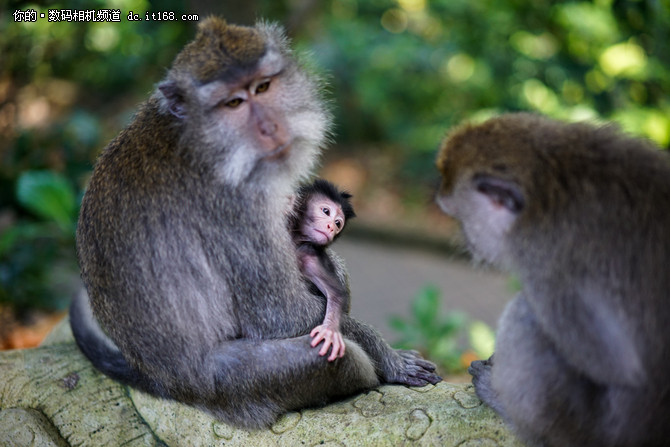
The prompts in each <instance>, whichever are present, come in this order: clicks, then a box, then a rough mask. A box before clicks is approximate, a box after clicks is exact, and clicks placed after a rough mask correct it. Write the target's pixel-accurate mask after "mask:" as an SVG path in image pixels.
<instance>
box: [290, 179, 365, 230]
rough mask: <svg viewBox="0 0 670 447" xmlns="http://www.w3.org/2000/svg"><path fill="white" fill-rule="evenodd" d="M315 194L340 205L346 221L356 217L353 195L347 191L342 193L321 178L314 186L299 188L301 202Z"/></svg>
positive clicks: (315, 181)
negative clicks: (352, 200)
mask: <svg viewBox="0 0 670 447" xmlns="http://www.w3.org/2000/svg"><path fill="white" fill-rule="evenodd" d="M314 194H321V195H323V196H325V197H327V198H328V199H330V200H332V201H333V202H335V203H337V204H339V205H340V206H341V207H342V213H343V214H344V218H345V220H349V219H351V218H353V217H356V213H355V212H354V207H353V205H352V204H351V202H350V200H349V199H351V197H352V195H351V194H349V193H348V192H346V191H340V190H339V189H338V188H337V186H335V185H333V184H332V183H330V182H329V181H328V180H324V179H321V178H319V179H316V180H314V183H312V184H309V185H303V186H301V187H300V188H298V197H299V199H300V200H302V199H303V198H304V197H308V196H310V195H314Z"/></svg>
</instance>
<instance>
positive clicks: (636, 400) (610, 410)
mask: <svg viewBox="0 0 670 447" xmlns="http://www.w3.org/2000/svg"><path fill="white" fill-rule="evenodd" d="M437 164H438V168H439V170H440V172H441V174H442V185H441V187H440V192H439V193H438V197H437V200H438V203H439V204H440V206H441V207H442V209H443V210H444V211H445V212H446V213H448V214H450V215H452V216H453V217H455V218H456V219H458V220H459V221H460V222H461V227H462V229H463V232H464V234H465V237H466V240H467V242H468V245H469V248H470V249H471V251H472V252H473V254H474V255H475V256H476V257H477V258H480V259H482V260H484V261H488V262H490V263H493V264H496V265H499V266H501V267H504V268H507V269H511V270H513V271H515V272H516V273H517V274H518V275H519V277H520V278H521V282H522V284H523V290H522V291H521V292H520V293H519V295H518V296H517V298H516V299H514V300H513V301H512V302H510V303H509V304H508V305H507V307H506V308H505V312H503V314H502V316H501V318H500V322H499V324H498V335H497V340H496V352H495V355H494V356H493V357H491V359H489V360H486V361H476V362H473V363H472V366H471V367H470V370H469V371H470V373H471V374H472V375H473V380H472V381H473V384H474V385H475V391H476V392H477V395H478V396H479V397H480V398H481V399H482V400H483V401H484V402H486V403H487V404H488V405H490V406H491V407H492V408H493V409H495V410H496V411H497V412H498V413H499V414H501V415H502V416H503V418H504V419H505V420H506V421H507V422H509V423H510V424H511V425H512V427H513V428H514V430H515V431H516V433H517V434H518V435H519V436H520V437H522V438H523V439H524V440H525V441H526V442H528V443H530V444H531V445H541V446H557V447H562V446H590V447H593V446H603V447H614V446H616V447H624V446H626V447H639V446H667V445H668V444H669V443H670V425H669V424H668V422H669V421H670V384H669V382H668V369H669V368H670V306H668V293H669V291H670V275H668V272H667V263H668V260H669V259H670V235H669V233H668V232H669V231H670V159H668V154H667V153H664V152H662V151H659V150H658V149H657V148H655V147H654V146H653V145H652V144H651V143H649V142H647V141H645V140H643V139H639V138H632V137H630V136H626V135H625V134H623V133H621V132H620V131H618V129H616V128H615V127H612V126H592V125H588V124H585V123H570V124H568V123H562V122H559V121H554V120H551V119H548V118H545V117H542V116H538V115H533V114H528V113H514V114H506V115H502V116H499V117H495V118H492V119H490V120H488V121H486V122H484V123H482V124H479V125H468V124H466V125H463V126H461V127H458V128H457V129H455V130H453V131H452V132H451V133H450V135H449V136H448V137H447V138H446V139H445V141H444V142H443V144H442V147H441V149H440V153H439V155H438V159H437Z"/></svg>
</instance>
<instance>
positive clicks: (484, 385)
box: [468, 355, 504, 415]
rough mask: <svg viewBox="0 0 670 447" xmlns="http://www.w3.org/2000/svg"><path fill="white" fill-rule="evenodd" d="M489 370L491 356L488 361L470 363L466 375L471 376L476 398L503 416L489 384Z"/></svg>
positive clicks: (495, 394)
mask: <svg viewBox="0 0 670 447" xmlns="http://www.w3.org/2000/svg"><path fill="white" fill-rule="evenodd" d="M491 368H493V355H492V356H491V357H489V359H488V360H475V361H474V362H472V363H471V364H470V367H469V368H468V373H470V375H471V376H472V384H473V385H474V386H475V393H476V394H477V397H479V398H480V399H481V400H482V402H484V403H486V404H487V405H488V406H490V407H491V408H493V409H494V410H496V411H497V412H498V413H499V414H501V415H502V414H504V413H503V409H502V407H501V406H500V404H499V403H498V395H497V393H496V392H495V390H494V389H493V386H492V384H491Z"/></svg>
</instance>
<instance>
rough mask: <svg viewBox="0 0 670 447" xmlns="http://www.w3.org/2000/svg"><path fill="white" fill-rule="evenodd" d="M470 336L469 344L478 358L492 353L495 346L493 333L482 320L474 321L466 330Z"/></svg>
mask: <svg viewBox="0 0 670 447" xmlns="http://www.w3.org/2000/svg"><path fill="white" fill-rule="evenodd" d="M468 336H469V338H470V345H471V346H472V349H473V350H474V351H475V352H476V353H477V355H478V356H479V358H481V359H487V358H489V357H491V354H493V350H494V348H495V340H496V337H495V333H494V332H493V330H492V329H491V328H490V327H489V326H488V325H487V324H486V323H484V322H482V321H475V322H473V323H472V324H471V325H470V329H469V331H468Z"/></svg>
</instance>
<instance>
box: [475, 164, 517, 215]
mask: <svg viewBox="0 0 670 447" xmlns="http://www.w3.org/2000/svg"><path fill="white" fill-rule="evenodd" d="M473 181H474V184H475V188H477V191H478V192H480V193H482V194H484V195H485V196H486V197H488V199H489V200H490V201H491V202H492V203H493V204H495V205H497V206H501V207H504V208H506V209H507V210H508V211H510V212H511V213H513V214H519V213H520V212H521V210H522V209H523V207H524V205H525V200H524V197H523V193H522V192H521V188H519V185H518V184H516V183H515V182H513V181H511V180H505V179H501V178H498V177H493V176H490V175H487V174H476V175H475V176H474V179H473Z"/></svg>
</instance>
